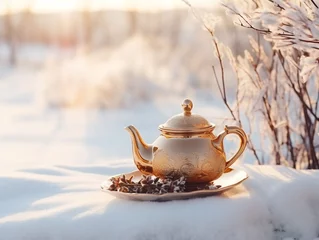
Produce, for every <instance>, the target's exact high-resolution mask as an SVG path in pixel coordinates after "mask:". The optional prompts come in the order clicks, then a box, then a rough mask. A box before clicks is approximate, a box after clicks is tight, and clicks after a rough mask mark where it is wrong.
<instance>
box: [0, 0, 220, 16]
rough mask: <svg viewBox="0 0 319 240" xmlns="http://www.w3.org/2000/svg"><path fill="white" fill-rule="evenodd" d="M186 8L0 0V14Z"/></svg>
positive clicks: (130, 0) (170, 1)
mask: <svg viewBox="0 0 319 240" xmlns="http://www.w3.org/2000/svg"><path fill="white" fill-rule="evenodd" d="M189 2H190V3H191V4H192V5H194V6H195V7H213V6H214V5H216V4H217V3H218V2H219V1H218V0H196V1H194V0H193V1H189ZM176 8H187V5H186V4H185V3H184V2H183V1H182V0H2V1H0V14H5V13H6V12H19V11H23V10H25V9H29V10H31V11H32V12H36V13H49V12H67V11H76V10H81V9H90V10H91V11H97V10H102V9H111V10H128V9H129V10H138V11H159V10H165V9H176Z"/></svg>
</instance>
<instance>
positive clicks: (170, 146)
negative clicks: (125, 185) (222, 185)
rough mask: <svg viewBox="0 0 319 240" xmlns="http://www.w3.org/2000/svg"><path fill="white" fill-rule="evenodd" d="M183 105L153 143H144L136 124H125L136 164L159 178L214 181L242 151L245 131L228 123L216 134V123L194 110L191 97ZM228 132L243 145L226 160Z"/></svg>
mask: <svg viewBox="0 0 319 240" xmlns="http://www.w3.org/2000/svg"><path fill="white" fill-rule="evenodd" d="M182 107H183V110H184V112H183V113H181V114H178V115H175V116H173V117H172V118H170V119H169V120H168V121H167V122H166V123H164V124H162V125H160V126H159V130H160V131H161V135H160V136H159V137H158V138H157V139H156V140H155V141H154V143H153V144H147V143H145V142H144V140H143V139H142V137H141V135H140V134H139V132H138V130H137V129H136V128H135V127H134V126H132V125H130V126H128V127H126V130H127V131H128V132H129V133H130V136H131V139H132V152H133V159H134V163H135V165H136V167H137V168H138V169H139V170H140V171H141V172H142V173H143V174H152V175H155V176H157V177H160V178H168V177H173V178H177V177H181V176H184V177H185V178H186V181H187V182H190V183H204V182H210V181H213V180H215V179H217V178H219V177H220V176H221V175H222V174H223V173H224V171H226V170H227V169H228V168H229V167H230V166H231V165H232V164H233V163H234V162H235V161H236V160H237V159H238V158H239V157H240V155H241V154H242V153H243V151H244V149H245V147H246V144H247V137H246V134H245V132H244V131H243V130H242V129H241V128H240V127H237V126H227V125H226V126H225V128H224V131H222V132H221V133H220V134H219V135H217V136H215V135H214V134H213V130H214V127H215V125H213V124H211V123H209V122H208V121H207V120H206V119H205V118H203V117H202V116H200V115H197V114H193V113H192V112H191V110H192V108H193V103H192V101H191V100H189V99H185V100H184V102H183V104H182ZM228 134H235V135H237V136H238V137H239V139H240V146H239V148H238V150H237V152H236V153H235V154H234V155H233V156H232V157H231V158H230V159H228V160H226V159H225V158H226V157H225V152H224V144H223V141H224V138H225V137H226V136H227V135H228Z"/></svg>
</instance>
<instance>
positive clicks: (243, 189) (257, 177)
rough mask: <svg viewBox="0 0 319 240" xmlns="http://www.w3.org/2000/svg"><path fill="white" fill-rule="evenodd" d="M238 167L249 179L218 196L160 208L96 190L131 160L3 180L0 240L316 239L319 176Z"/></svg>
mask: <svg viewBox="0 0 319 240" xmlns="http://www.w3.org/2000/svg"><path fill="white" fill-rule="evenodd" d="M237 167H239V166H237ZM241 168H242V169H245V170H246V171H247V172H248V174H249V176H250V178H249V179H248V180H246V182H244V183H243V184H241V185H240V186H238V187H235V188H233V189H232V190H230V191H228V192H225V193H224V194H223V195H221V196H215V197H208V198H202V199H193V200H185V201H173V202H164V203H155V202H131V201H125V200H119V199H114V198H113V197H111V196H110V195H108V194H106V193H103V192H100V191H99V184H100V183H101V182H102V181H103V180H105V179H106V177H107V176H109V175H112V174H115V173H120V172H127V171H129V170H132V169H134V167H133V166H132V163H131V161H114V162H108V163H106V164H103V165H92V164H90V165H83V166H77V167H71V166H59V167H51V168H45V169H43V168H42V169H32V170H28V171H19V172H15V173H11V174H2V175H1V182H0V186H1V187H0V189H1V190H0V191H1V192H0V196H1V197H0V201H1V204H0V213H1V215H0V232H1V239H6V240H11V239H90V240H92V239H194V240H195V239H196V240H199V239H205V240H207V239H265V240H266V239H267V240H269V239H282V238H288V237H290V238H296V239H315V238H316V237H317V236H318V232H319V225H318V223H319V204H318V202H319V192H318V191H317V190H318V189H319V181H318V180H319V173H318V172H315V171H308V172H306V171H304V172H301V171H299V172H298V171H294V170H292V169H289V168H285V167H274V166H262V167H258V166H253V165H245V166H242V167H241ZM17 230H18V231H17Z"/></svg>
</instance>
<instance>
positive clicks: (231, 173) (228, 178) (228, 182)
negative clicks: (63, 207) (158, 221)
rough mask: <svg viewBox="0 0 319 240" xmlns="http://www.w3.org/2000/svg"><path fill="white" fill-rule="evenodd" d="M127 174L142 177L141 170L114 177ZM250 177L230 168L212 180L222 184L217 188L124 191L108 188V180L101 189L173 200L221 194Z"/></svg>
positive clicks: (122, 195) (124, 196)
mask: <svg viewBox="0 0 319 240" xmlns="http://www.w3.org/2000/svg"><path fill="white" fill-rule="evenodd" d="M123 175H125V178H126V179H128V178H130V177H132V176H133V180H134V181H138V180H139V179H140V178H141V177H142V173H141V172H140V171H134V172H130V173H123V174H118V175H115V176H113V177H120V176H123ZM247 178H248V175H247V173H246V172H245V171H243V170H237V169H232V168H228V169H227V170H226V171H225V173H224V174H223V175H222V176H221V177H220V178H218V179H216V180H215V181H213V182H211V184H214V185H221V187H220V188H217V189H205V190H194V191H191V192H179V193H164V194H147V193H124V192H117V191H110V190H108V188H109V186H110V185H111V181H110V180H107V181H104V182H103V183H102V184H101V189H102V191H104V192H107V193H109V194H111V195H113V196H115V197H117V198H121V199H127V200H135V201H171V200H183V199H191V198H199V197H208V196H212V195H217V194H221V193H222V192H224V191H226V190H228V189H230V188H232V187H234V186H236V185H238V184H240V183H241V182H243V181H245V180H246V179H247Z"/></svg>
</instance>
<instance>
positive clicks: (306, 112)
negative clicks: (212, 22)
mask: <svg viewBox="0 0 319 240" xmlns="http://www.w3.org/2000/svg"><path fill="white" fill-rule="evenodd" d="M223 6H224V7H225V9H226V11H227V12H228V13H229V14H230V16H231V17H233V19H234V23H235V24H237V25H239V26H241V27H243V28H248V29H251V30H252V31H251V35H250V36H249V38H248V39H246V41H249V43H250V48H249V49H247V50H245V52H244V55H243V56H234V55H233V53H232V52H231V51H230V50H229V48H226V47H223V48H221V47H220V43H219V42H218V41H217V37H218V36H213V40H214V43H215V45H214V48H215V50H216V51H217V52H218V51H219V50H225V51H224V53H225V55H226V56H227V57H228V60H229V61H230V63H231V66H232V67H233V70H234V72H235V73H236V75H237V91H236V93H237V96H236V104H230V103H229V102H228V99H227V91H226V90H224V89H222V88H221V87H219V89H220V92H221V96H222V99H223V101H224V103H225V105H226V106H227V107H228V109H229V110H230V113H231V115H232V116H233V117H234V118H235V119H236V120H237V122H238V124H239V125H244V123H246V122H247V124H246V126H244V127H245V130H247V131H248V137H249V141H248V148H249V149H250V150H251V151H252V153H253V155H254V156H255V158H256V160H257V161H258V163H260V164H263V163H272V162H273V163H276V164H285V165H289V166H292V167H294V168H314V169H318V168H319V161H318V159H319V136H318V132H319V129H318V125H319V72H318V67H319V9H318V6H319V4H318V3H317V2H316V1H315V0H304V1H301V0H293V1H291V0H289V1H288V0H245V1H229V2H228V3H227V2H226V3H223ZM243 40H244V39H243ZM220 56H222V55H221V53H220V54H217V57H218V58H219V60H220V61H219V62H220V65H221V69H222V70H223V67H222V66H223V61H222V59H221V57H220ZM214 73H215V78H216V81H217V83H218V86H225V77H224V72H223V71H222V74H221V76H220V77H218V76H216V72H214ZM230 106H235V107H230ZM251 133H258V138H259V139H254V141H252V139H251Z"/></svg>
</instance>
